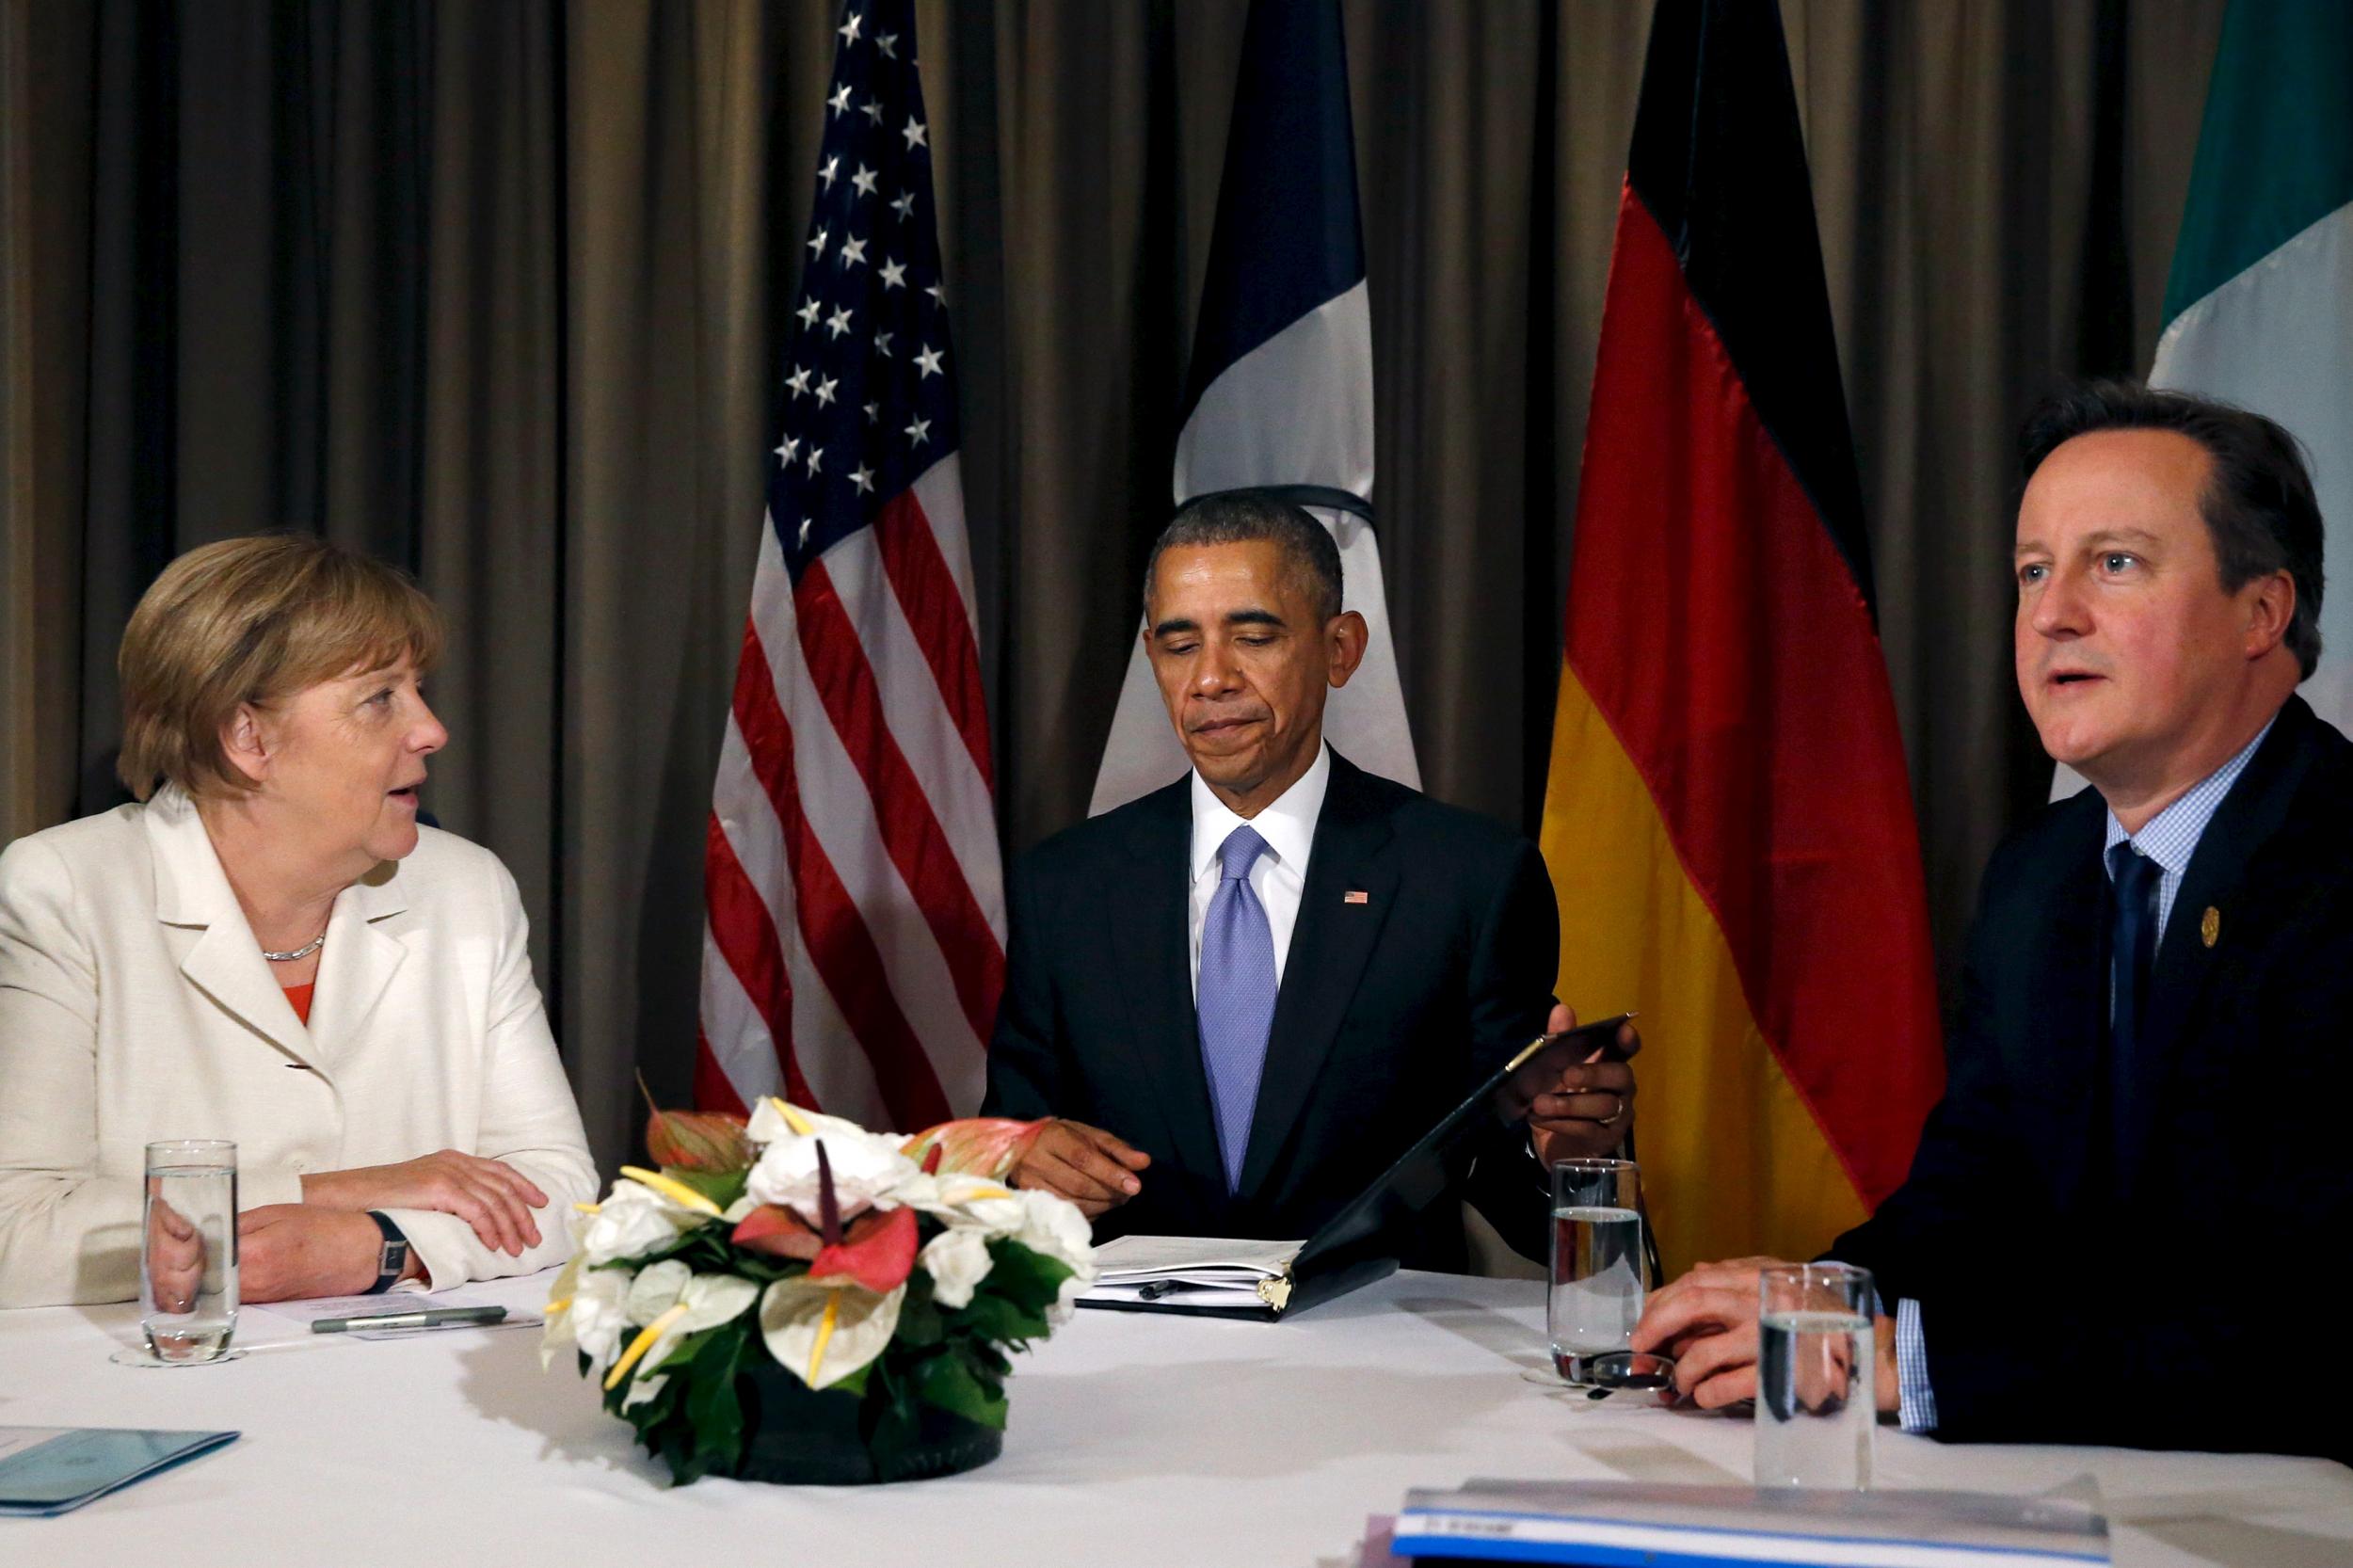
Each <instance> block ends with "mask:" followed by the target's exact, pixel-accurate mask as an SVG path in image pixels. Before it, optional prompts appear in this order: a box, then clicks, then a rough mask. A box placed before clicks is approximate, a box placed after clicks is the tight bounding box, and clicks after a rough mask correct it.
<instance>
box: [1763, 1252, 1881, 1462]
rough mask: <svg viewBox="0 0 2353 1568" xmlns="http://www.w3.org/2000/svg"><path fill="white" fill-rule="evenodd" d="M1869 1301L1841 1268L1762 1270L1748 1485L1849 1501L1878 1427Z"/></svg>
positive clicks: (1859, 1272)
mask: <svg viewBox="0 0 2353 1568" xmlns="http://www.w3.org/2000/svg"><path fill="white" fill-rule="evenodd" d="M1876 1302H1877V1297H1876V1296H1875V1294H1874V1293H1873V1291H1872V1288H1871V1272H1870V1271H1869V1270H1868V1269H1857V1268H1854V1267H1851V1266H1850V1265H1848V1264H1845V1263H1802V1264H1796V1265H1790V1266H1785V1267H1782V1268H1774V1269H1767V1270H1765V1271H1764V1272H1762V1274H1761V1275H1760V1276H1759V1277H1758V1280H1757V1302H1756V1305H1757V1317H1756V1333H1757V1355H1756V1484H1757V1485H1759V1486H1818V1487H1828V1488H1836V1489H1838V1490H1841V1491H1850V1492H1859V1491H1861V1490H1863V1489H1864V1488H1865V1487H1867V1486H1869V1485H1870V1484H1871V1441H1872V1433H1873V1432H1874V1431H1875V1430H1876V1429H1877V1428H1878V1425H1879V1363H1878V1361H1877V1359H1876V1352H1877V1350H1878V1347H1877V1345H1876V1344H1874V1342H1873V1341H1874V1339H1875V1337H1876V1336H1875V1334H1874V1332H1873V1321H1874V1320H1873V1316H1872V1314H1873V1310H1874V1306H1875V1304H1876Z"/></svg>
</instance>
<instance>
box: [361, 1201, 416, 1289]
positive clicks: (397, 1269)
mask: <svg viewBox="0 0 2353 1568" xmlns="http://www.w3.org/2000/svg"><path fill="white" fill-rule="evenodd" d="M368 1218H369V1219H371V1220H374V1221H375V1222H376V1229H378V1230H380V1231H382V1232H383V1233H384V1250H383V1251H382V1252H380V1253H378V1254H376V1283H375V1284H374V1285H371V1286H369V1287H368V1288H367V1290H366V1292H365V1294H367V1295H371V1296H380V1295H382V1294H383V1293H384V1292H385V1291H387V1290H390V1289H391V1288H392V1287H393V1286H394V1285H396V1284H398V1283H399V1281H400V1276H401V1275H403V1274H405V1273H407V1272H408V1237H406V1236H404V1235H402V1234H401V1231H400V1227H399V1226H398V1225H396V1224H392V1217H391V1216H390V1215H387V1214H384V1213H381V1212H379V1211H377V1210H376V1209H373V1208H371V1209H369V1210H368Z"/></svg>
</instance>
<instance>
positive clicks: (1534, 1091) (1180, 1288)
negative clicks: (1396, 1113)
mask: <svg viewBox="0 0 2353 1568" xmlns="http://www.w3.org/2000/svg"><path fill="white" fill-rule="evenodd" d="M1629 1017H1631V1015H1630V1014H1621V1015H1619V1016H1617V1017H1614V1018H1605V1019H1603V1020H1602V1021H1601V1022H1599V1023H1594V1024H1588V1025H1586V1026H1585V1027H1584V1028H1582V1029H1577V1030H1571V1031H1568V1032H1563V1033H1557V1034H1546V1035H1544V1036H1541V1037H1540V1038H1538V1039H1536V1040H1534V1041H1531V1042H1530V1043H1529V1045H1528V1047H1527V1048H1525V1049H1523V1050H1521V1051H1520V1052H1518V1053H1517V1054H1516V1055H1514V1056H1513V1058H1512V1060H1511V1061H1509V1062H1507V1063H1505V1064H1503V1065H1502V1066H1500V1067H1498V1068H1497V1069H1496V1071H1495V1072H1494V1073H1493V1074H1492V1075H1490V1076H1489V1078H1488V1079H1487V1080H1486V1081H1485V1082H1484V1083H1481V1085H1480V1086H1479V1087H1478V1088H1477V1089H1475V1090H1473V1091H1472V1092H1471V1094H1470V1096H1469V1097H1468V1098H1466V1099H1465V1100H1464V1101H1463V1103H1462V1104H1460V1105H1458V1106H1456V1107H1455V1108H1454V1109H1453V1110H1452V1111H1450V1112H1448V1113H1447V1114H1446V1116H1445V1117H1444V1118H1443V1119H1442V1120H1440V1121H1439V1123H1438V1125H1437V1126H1435V1127H1433V1128H1431V1129H1430V1130H1429V1131H1428V1132H1426V1133H1424V1134H1422V1136H1421V1137H1419V1138H1418V1139H1417V1140H1415V1142H1414V1144H1413V1146H1412V1147H1410V1148H1408V1149H1407V1150H1406V1151H1405V1152H1404V1153H1403V1154H1401V1155H1400V1156H1399V1157H1398V1158H1397V1160H1396V1161H1395V1162H1394V1163H1392V1164H1391V1165H1390V1166H1389V1168H1388V1169H1387V1170H1386V1171H1384V1172H1383V1173H1382V1174H1381V1176H1379V1177H1378V1178H1376V1179H1375V1180H1374V1181H1373V1183H1372V1184H1371V1185H1370V1186H1369V1187H1367V1188H1366V1189H1365V1190H1364V1191H1363V1192H1359V1193H1358V1194H1357V1195H1356V1196H1355V1197H1353V1198H1352V1199H1350V1200H1349V1202H1348V1203H1347V1205H1346V1206H1345V1207H1343V1208H1341V1209H1340V1210H1339V1212H1337V1214H1334V1215H1333V1216H1332V1218H1331V1219H1329V1220H1327V1221H1325V1222H1324V1223H1323V1224H1322V1226H1321V1228H1320V1229H1319V1230H1317V1232H1316V1233H1315V1235H1313V1236H1312V1237H1309V1238H1308V1239H1307V1240H1305V1241H1249V1240H1227V1239H1224V1238H1201V1237H1178V1236H1123V1237H1120V1238H1118V1239H1117V1240H1112V1241H1109V1242H1106V1243H1105V1244H1104V1245H1103V1246H1102V1247H1101V1248H1099V1249H1097V1251H1096V1262H1097V1265H1098V1267H1099V1269H1100V1271H1101V1272H1100V1273H1099V1275H1098V1277H1097V1280H1096V1286H1095V1288H1094V1289H1092V1290H1089V1291H1088V1292H1087V1293H1086V1294H1085V1295H1083V1296H1080V1298H1079V1304H1080V1306H1094V1307H1104V1308H1109V1309H1111V1310H1113V1311H1122V1312H1178V1313H1197V1314H1210V1315H1215V1316H1219V1317H1243V1318H1257V1319H1262V1320H1270V1321H1271V1320H1274V1319H1277V1318H1281V1317H1284V1316H1286V1315H1289V1314H1296V1313H1300V1312H1305V1311H1306V1310H1307V1309H1308V1308H1309V1307H1311V1306H1314V1305H1316V1304H1319V1303H1321V1302H1327V1301H1330V1300H1331V1299H1332V1298H1334V1297H1335V1296H1341V1295H1345V1294H1347V1293H1348V1292H1349V1291H1351V1290H1353V1289H1355V1288H1357V1287H1358V1286H1361V1285H1369V1284H1371V1283H1372V1282H1373V1281H1374V1280H1376V1279H1379V1278H1381V1277H1382V1276H1383V1275H1385V1274H1387V1273H1389V1272H1393V1271H1394V1270H1395V1269H1396V1268H1397V1259H1396V1258H1395V1257H1394V1256H1390V1255H1389V1254H1388V1253H1387V1252H1386V1251H1385V1239H1386V1238H1388V1237H1389V1236H1391V1235H1393V1234H1395V1232H1396V1228H1397V1226H1398V1225H1399V1224H1401V1222H1402V1221H1405V1220H1408V1219H1410V1218H1411V1217H1412V1216H1414V1215H1416V1214H1419V1213H1420V1212H1422V1211H1423V1210H1425V1209H1427V1208H1429V1207H1430V1206H1431V1205H1432V1204H1433V1203H1436V1202H1437V1201H1438V1200H1439V1199H1440V1198H1442V1197H1444V1196H1445V1195H1446V1194H1447V1193H1448V1192H1451V1191H1452V1190H1453V1186H1454V1182H1453V1178H1452V1176H1451V1175H1450V1174H1449V1170H1448V1160H1449V1156H1450V1155H1452V1154H1453V1152H1454V1151H1455V1150H1456V1149H1457V1148H1458V1147H1460V1146H1461V1144H1463V1143H1464V1142H1465V1140H1466V1139H1468V1138H1470V1137H1472V1136H1474V1135H1476V1134H1477V1133H1478V1131H1479V1130H1480V1128H1481V1126H1482V1125H1485V1124H1487V1123H1489V1122H1490V1120H1491V1119H1492V1120H1493V1121H1496V1122H1503V1123H1511V1122H1515V1121H1518V1120H1520V1119H1521V1118H1522V1117H1524V1116H1526V1115H1527V1113H1528V1110H1529V1106H1531V1105H1532V1104H1534V1103H1535V1101H1536V1100H1537V1098H1538V1097H1539V1096H1542V1095H1544V1094H1545V1093H1546V1092H1548V1091H1549V1090H1550V1089H1551V1088H1552V1086H1554V1085H1555V1084H1557V1083H1559V1082H1560V1080H1561V1073H1562V1071H1564V1070H1565V1069H1566V1068H1567V1067H1569V1066H1570V1065H1572V1064H1577V1063H1581V1062H1583V1061H1584V1060H1585V1059H1586V1058H1587V1057H1589V1056H1591V1055H1592V1054H1593V1052H1594V1051H1595V1050H1596V1049H1601V1048H1605V1047H1606V1045H1608V1044H1609V1043H1611V1042H1615V1041H1616V1039H1617V1037H1618V1032H1619V1030H1620V1028H1621V1027H1622V1026H1623V1025H1625V1023H1626V1022H1627V1020H1628V1018H1629ZM1167 1286H1173V1287H1174V1288H1170V1289H1162V1288H1161V1287H1167ZM1147 1290H1149V1291H1150V1292H1151V1293H1150V1294H1148V1295H1147V1294H1146V1293H1145V1292H1146V1291H1147Z"/></svg>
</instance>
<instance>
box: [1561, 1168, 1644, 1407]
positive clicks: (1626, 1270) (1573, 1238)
mask: <svg viewBox="0 0 2353 1568" xmlns="http://www.w3.org/2000/svg"><path fill="white" fill-rule="evenodd" d="M1641 1316H1642V1211H1641V1171H1640V1170H1639V1169H1638V1168H1637V1167H1636V1166H1635V1163H1634V1161H1632V1160H1561V1161H1560V1162H1559V1163H1558V1164H1556V1165H1554V1166H1553V1167H1552V1279H1551V1285H1550V1287H1549V1288H1548V1289H1547V1291H1546V1293H1545V1319H1546V1324H1547V1327H1548V1328H1549V1330H1550V1332H1551V1336H1552V1366H1553V1370H1555V1371H1556V1372H1558V1373H1559V1374H1560V1375H1561V1381H1563V1382H1565V1383H1570V1384H1577V1385H1578V1386H1586V1385H1589V1384H1593V1383H1595V1382H1596V1381H1597V1380H1596V1378H1595V1376H1594V1372H1595V1368H1593V1360H1594V1358H1595V1357H1597V1356H1604V1355H1613V1354H1617V1353H1619V1352H1625V1350H1626V1348H1627V1346H1628V1343H1629V1342H1630V1341H1631V1340H1632V1339H1633V1337H1634V1325H1635V1324H1636V1323H1637V1322H1639V1321H1640V1320H1641ZM1621 1358H1622V1357H1621Z"/></svg>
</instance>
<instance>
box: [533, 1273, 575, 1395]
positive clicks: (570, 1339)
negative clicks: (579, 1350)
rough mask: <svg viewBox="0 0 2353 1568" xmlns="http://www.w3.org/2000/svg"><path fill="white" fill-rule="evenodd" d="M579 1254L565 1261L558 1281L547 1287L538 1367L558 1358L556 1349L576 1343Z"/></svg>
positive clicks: (540, 1368) (557, 1278)
mask: <svg viewBox="0 0 2353 1568" xmlns="http://www.w3.org/2000/svg"><path fill="white" fill-rule="evenodd" d="M580 1269H581V1262H580V1254H579V1253H578V1252H574V1253H573V1254H572V1260H571V1261H570V1262H568V1263H567V1264H565V1265H564V1271H563V1272H561V1273H559V1274H557V1275H556V1276H555V1283H554V1284H553V1285H551V1286H549V1287H548V1304H547V1306H546V1307H545V1309H544V1310H545V1312H546V1314H547V1321H546V1322H545V1323H544V1324H543V1325H542V1326H541V1328H540V1330H539V1370H541V1371H543V1372H544V1371H546V1370H547V1369H548V1367H549V1365H550V1364H551V1363H552V1362H553V1361H554V1360H555V1352H558V1351H560V1350H562V1349H563V1348H564V1347H565V1346H567V1345H569V1344H573V1343H576V1340H575V1338H574V1336H573V1334H572V1296H573V1294H574V1293H575V1292H576V1291H577V1290H578V1289H579V1288H580Z"/></svg>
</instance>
